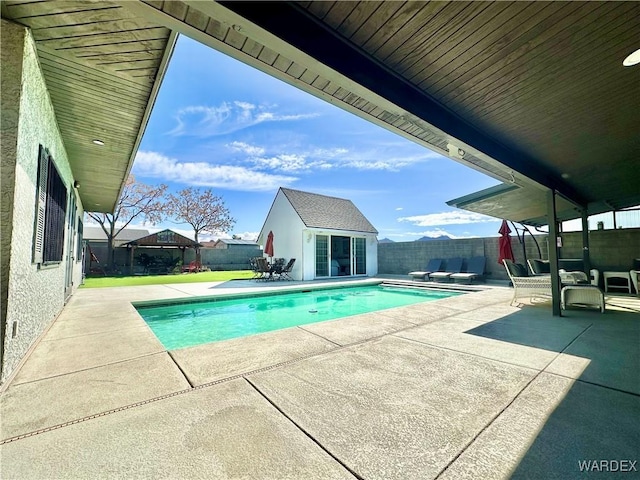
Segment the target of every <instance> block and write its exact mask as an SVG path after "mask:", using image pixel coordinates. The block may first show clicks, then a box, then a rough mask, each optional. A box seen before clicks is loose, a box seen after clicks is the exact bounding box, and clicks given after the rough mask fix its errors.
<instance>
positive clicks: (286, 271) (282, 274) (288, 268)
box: [280, 258, 296, 280]
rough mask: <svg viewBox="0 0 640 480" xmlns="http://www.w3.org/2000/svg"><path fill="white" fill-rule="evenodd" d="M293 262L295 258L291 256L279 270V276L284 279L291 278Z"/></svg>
mask: <svg viewBox="0 0 640 480" xmlns="http://www.w3.org/2000/svg"><path fill="white" fill-rule="evenodd" d="M294 263H296V259H295V258H292V259H290V260H289V261H288V262H287V264H286V265H285V266H284V268H283V269H282V271H281V272H280V278H282V279H284V280H293V277H292V276H291V270H293V264H294Z"/></svg>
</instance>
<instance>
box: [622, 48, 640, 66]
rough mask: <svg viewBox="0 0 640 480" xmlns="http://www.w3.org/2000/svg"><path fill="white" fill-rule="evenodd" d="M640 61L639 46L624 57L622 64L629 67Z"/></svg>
mask: <svg viewBox="0 0 640 480" xmlns="http://www.w3.org/2000/svg"><path fill="white" fill-rule="evenodd" d="M639 63H640V48H639V49H638V50H636V51H635V52H633V53H632V54H631V55H629V56H628V57H627V58H625V59H624V61H623V62H622V64H623V65H624V66H625V67H631V66H633V65H637V64H639Z"/></svg>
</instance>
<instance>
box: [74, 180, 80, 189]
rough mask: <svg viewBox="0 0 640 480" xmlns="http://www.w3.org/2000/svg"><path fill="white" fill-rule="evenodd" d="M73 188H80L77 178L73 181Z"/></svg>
mask: <svg viewBox="0 0 640 480" xmlns="http://www.w3.org/2000/svg"><path fill="white" fill-rule="evenodd" d="M73 188H80V182H79V181H78V180H76V181H75V182H73Z"/></svg>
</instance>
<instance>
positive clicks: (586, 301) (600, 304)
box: [560, 274, 604, 313]
mask: <svg viewBox="0 0 640 480" xmlns="http://www.w3.org/2000/svg"><path fill="white" fill-rule="evenodd" d="M584 276H585V278H586V276H587V275H586V274H584ZM560 305H561V307H562V309H563V310H566V309H567V307H570V306H574V305H578V306H582V307H596V308H599V309H600V312H601V313H604V294H603V293H602V290H600V289H599V288H598V287H596V286H594V285H567V286H566V287H563V288H562V291H561V293H560Z"/></svg>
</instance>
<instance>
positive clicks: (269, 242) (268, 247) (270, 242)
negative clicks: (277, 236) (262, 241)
mask: <svg viewBox="0 0 640 480" xmlns="http://www.w3.org/2000/svg"><path fill="white" fill-rule="evenodd" d="M264 253H266V254H267V255H269V256H270V257H273V232H272V231H271V230H269V235H267V244H266V245H265V246H264Z"/></svg>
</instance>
